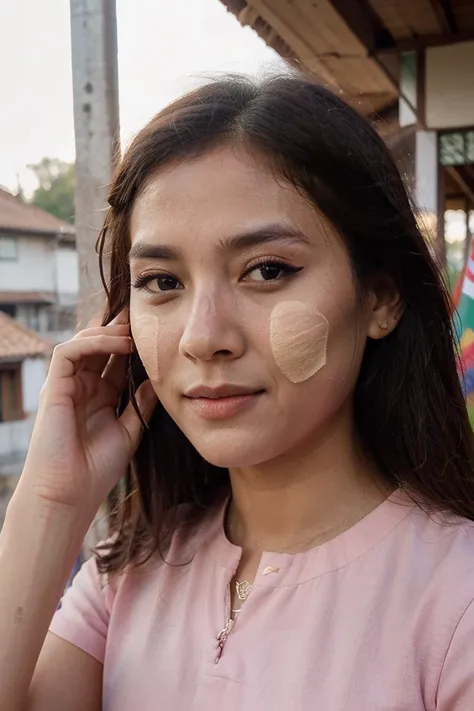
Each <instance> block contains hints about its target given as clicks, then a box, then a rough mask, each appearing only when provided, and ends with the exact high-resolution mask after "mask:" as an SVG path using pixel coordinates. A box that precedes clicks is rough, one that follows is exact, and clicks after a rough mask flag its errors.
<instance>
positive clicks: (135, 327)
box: [130, 312, 160, 384]
mask: <svg viewBox="0 0 474 711" xmlns="http://www.w3.org/2000/svg"><path fill="white" fill-rule="evenodd" d="M130 325H131V329H132V336H133V340H134V342H135V345H136V347H137V351H138V355H139V356H140V359H141V361H142V363H143V366H144V368H145V370H146V372H147V375H148V377H149V378H150V382H151V383H152V384H154V383H159V382H160V364H159V357H158V338H159V335H160V333H159V324H158V319H157V317H156V316H154V315H153V314H140V315H135V314H133V312H132V313H131V314H130Z"/></svg>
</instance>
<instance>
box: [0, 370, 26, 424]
mask: <svg viewBox="0 0 474 711" xmlns="http://www.w3.org/2000/svg"><path fill="white" fill-rule="evenodd" d="M23 417H24V413H23V405H22V388H21V363H0V422H13V421H15V420H22V419H23Z"/></svg>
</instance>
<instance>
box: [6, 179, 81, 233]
mask: <svg viewBox="0 0 474 711" xmlns="http://www.w3.org/2000/svg"><path fill="white" fill-rule="evenodd" d="M2 230H5V231H8V232H20V233H22V232H23V233H28V234H44V235H51V236H64V238H65V239H68V240H71V239H73V238H74V234H75V230H74V227H73V225H70V224H69V223H68V222H65V221H64V220H60V219H59V218H58V217H55V216H54V215H50V213H49V212H45V211H44V210H42V209H41V208H40V207H36V205H31V204H30V203H28V202H25V201H23V200H22V199H21V198H20V197H17V196H15V195H12V194H11V193H9V192H8V191H7V190H3V189H2V188H0V232H1V231H2Z"/></svg>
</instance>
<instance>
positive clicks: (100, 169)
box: [70, 0, 119, 327]
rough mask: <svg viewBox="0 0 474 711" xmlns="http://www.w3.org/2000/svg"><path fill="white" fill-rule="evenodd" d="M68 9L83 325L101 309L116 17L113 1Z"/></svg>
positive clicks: (112, 153) (115, 146) (113, 150)
mask: <svg viewBox="0 0 474 711" xmlns="http://www.w3.org/2000/svg"><path fill="white" fill-rule="evenodd" d="M70 9H71V40H72V74H73V92H74V128H75V138H76V181H77V184H76V197H75V202H76V239H77V250H78V254H79V268H80V276H79V306H78V314H77V315H78V322H79V325H80V326H81V327H84V325H86V324H87V323H88V322H89V321H90V319H91V318H93V317H94V316H97V314H98V312H99V311H100V309H101V307H102V305H103V295H102V287H101V282H100V277H99V269H98V260H97V256H96V253H95V243H96V240H97V236H98V233H99V230H100V228H101V227H102V224H103V221H104V215H105V208H106V204H107V203H106V196H107V192H108V186H109V183H110V179H111V175H112V171H113V166H114V161H115V159H116V157H117V156H118V155H119V101H118V62H117V19H116V8H115V0H70Z"/></svg>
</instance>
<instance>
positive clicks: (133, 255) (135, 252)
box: [128, 242, 181, 261]
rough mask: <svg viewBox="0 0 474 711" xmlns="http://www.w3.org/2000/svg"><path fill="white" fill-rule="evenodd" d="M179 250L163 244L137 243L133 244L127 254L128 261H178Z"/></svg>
mask: <svg viewBox="0 0 474 711" xmlns="http://www.w3.org/2000/svg"><path fill="white" fill-rule="evenodd" d="M180 254H181V252H180V250H179V249H174V248H173V247H168V246H167V245H165V244H146V243H144V242H137V243H136V244H134V245H133V246H132V248H131V250H130V252H129V254H128V258H129V260H130V261H132V260H134V259H165V260H168V261H170V260H178V259H179V258H180Z"/></svg>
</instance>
